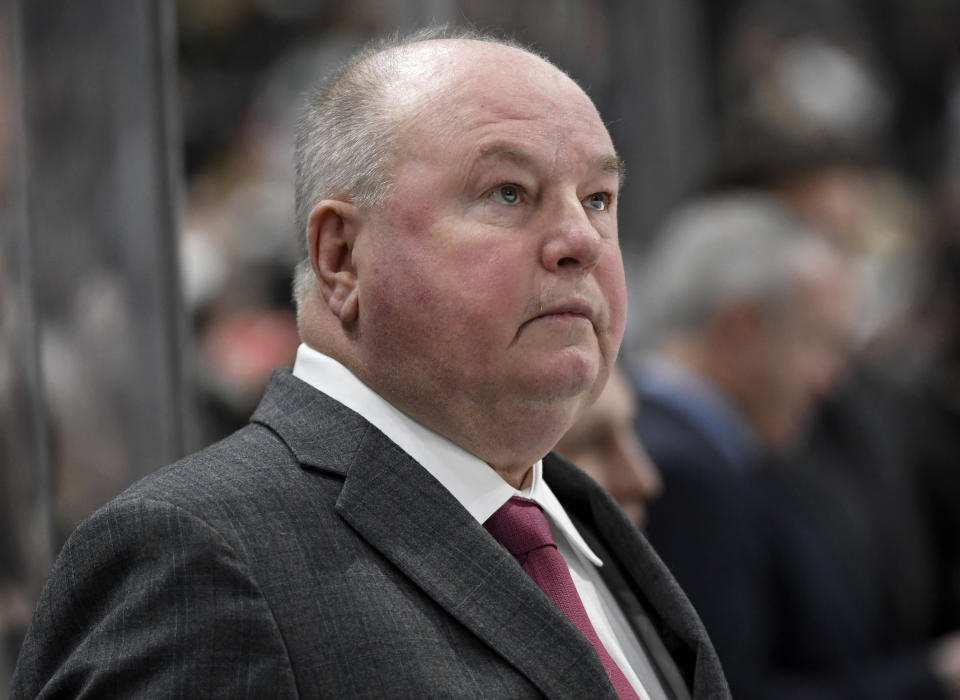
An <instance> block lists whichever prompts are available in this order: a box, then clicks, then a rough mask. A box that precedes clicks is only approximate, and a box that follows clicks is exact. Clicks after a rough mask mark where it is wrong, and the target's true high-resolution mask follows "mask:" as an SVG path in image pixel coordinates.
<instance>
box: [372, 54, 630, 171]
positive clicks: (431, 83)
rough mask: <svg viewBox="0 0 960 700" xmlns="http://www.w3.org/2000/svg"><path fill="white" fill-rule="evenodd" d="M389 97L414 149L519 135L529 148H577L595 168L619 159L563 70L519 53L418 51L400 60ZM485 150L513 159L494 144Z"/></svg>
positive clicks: (588, 103)
mask: <svg viewBox="0 0 960 700" xmlns="http://www.w3.org/2000/svg"><path fill="white" fill-rule="evenodd" d="M390 97H391V98H392V99H391V101H392V102H393V104H394V105H395V106H397V107H398V109H399V110H401V115H400V117H401V119H402V121H403V122H404V123H405V124H406V125H407V129H406V132H407V133H406V136H407V138H406V139H404V140H405V141H408V143H410V142H411V141H412V144H411V147H412V148H418V149H419V148H421V147H422V146H423V141H424V140H428V141H429V142H431V143H434V144H441V143H442V144H446V145H454V144H455V143H457V142H460V143H462V142H479V141H483V140H487V141H493V140H495V139H497V138H502V139H506V140H507V141H509V139H510V138H511V136H514V137H516V139H517V141H518V143H519V144H523V145H528V146H532V147H536V146H537V145H538V143H542V144H544V145H548V144H556V143H559V142H575V143H576V144H577V145H578V146H579V147H580V149H581V150H582V151H584V155H585V156H586V157H588V158H591V159H594V160H596V161H598V162H600V161H603V160H604V159H606V162H607V163H609V162H610V158H611V157H612V156H614V150H613V144H612V142H611V140H610V136H609V134H608V132H607V129H606V127H605V126H604V125H603V122H602V121H601V119H600V115H599V114H598V113H597V110H596V108H595V107H594V105H593V103H592V102H591V101H590V98H589V97H587V95H586V94H585V93H584V92H583V90H581V89H580V87H579V86H578V85H577V84H576V83H575V82H574V81H573V80H572V79H570V78H569V77H568V76H567V75H565V74H564V73H562V72H561V71H560V70H558V69H557V68H555V67H554V66H552V65H550V64H549V63H547V62H546V61H544V60H543V59H541V58H539V57H537V56H534V55H533V54H530V53H528V52H526V51H523V50H521V49H517V48H513V47H509V46H503V45H500V44H492V43H489V42H480V41H463V40H458V41H438V42H425V43H424V44H419V45H414V46H413V47H410V48H409V49H408V53H405V54H404V55H402V56H401V57H400V60H399V62H398V80H397V81H396V83H395V84H394V85H393V86H392V87H391V95H390ZM481 150H482V153H484V154H487V153H490V151H491V150H493V151H495V152H496V153H497V154H500V155H506V156H510V155H511V154H510V150H511V149H509V148H508V147H506V148H505V147H502V146H497V145H494V146H493V147H482V148H481ZM514 150H516V151H520V150H521V149H514ZM590 151H593V152H590Z"/></svg>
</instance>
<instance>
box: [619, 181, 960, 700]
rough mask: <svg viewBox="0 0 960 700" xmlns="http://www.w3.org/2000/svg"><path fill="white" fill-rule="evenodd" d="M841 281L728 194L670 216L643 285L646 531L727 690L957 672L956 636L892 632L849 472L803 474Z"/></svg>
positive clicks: (812, 240)
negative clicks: (651, 469) (657, 493)
mask: <svg viewBox="0 0 960 700" xmlns="http://www.w3.org/2000/svg"><path fill="white" fill-rule="evenodd" d="M853 271H854V267H853V266H852V264H851V260H850V257H849V256H848V255H847V254H846V253H844V252H842V251H841V250H839V249H838V248H837V247H836V246H835V245H834V244H832V243H831V242H830V241H829V240H828V239H827V238H826V237H824V236H823V235H822V234H821V233H820V232H819V231H815V230H814V229H812V228H810V227H809V225H808V224H806V223H804V222H803V220H801V219H799V218H798V217H796V215H795V214H794V213H793V212H792V211H791V210H789V209H788V208H786V207H785V206H784V205H783V204H782V202H781V201H780V200H779V199H777V198H775V197H773V196H771V195H770V194H768V193H763V192H759V191H744V190H736V191H732V192H727V193H721V194H714V195H712V196H707V197H705V198H702V199H700V200H694V201H693V202H691V203H690V204H688V205H686V206H685V207H682V208H681V209H680V210H679V211H678V212H677V213H676V214H675V215H674V216H672V217H670V218H669V220H668V222H667V224H666V225H665V227H664V229H663V231H662V232H661V236H660V238H659V239H658V241H657V243H656V244H655V246H654V248H653V250H652V252H651V254H650V256H649V259H648V261H647V266H646V267H645V273H644V274H643V275H641V276H640V277H641V279H642V281H643V284H642V285H640V288H639V291H638V292H637V293H636V298H635V300H634V304H635V305H641V306H642V307H643V311H644V318H645V321H646V326H645V328H646V331H647V333H648V335H646V336H645V338H646V340H645V342H644V346H645V347H646V348H648V349H649V350H650V351H651V354H650V355H648V356H647V357H644V358H643V359H642V361H640V362H639V363H638V364H637V365H636V369H637V372H636V379H637V386H638V390H639V395H640V400H641V402H642V405H643V406H644V411H643V412H641V413H640V415H639V416H638V419H637V430H638V433H639V435H640V438H641V440H642V441H643V443H644V445H645V446H646V447H647V449H648V452H649V454H650V456H651V459H652V460H653V461H654V463H655V464H656V466H657V467H658V468H659V469H660V470H661V473H662V475H663V480H664V493H663V495H662V496H661V498H660V499H658V501H657V502H656V503H654V504H653V506H652V507H651V511H650V515H649V520H648V533H649V536H650V539H651V541H652V542H653V543H654V546H655V547H656V548H657V550H658V552H660V554H661V555H662V556H663V558H664V561H665V562H666V563H667V565H668V566H669V567H670V569H671V571H673V572H674V574H675V575H676V576H677V577H678V579H679V580H680V581H681V584H682V585H683V586H684V587H685V589H686V590H687V591H688V592H689V594H690V595H691V599H692V600H693V602H694V604H695V605H696V606H697V608H698V610H700V611H701V614H702V615H703V619H704V622H705V624H706V625H707V627H708V630H709V631H710V634H711V635H712V637H713V639H714V640H715V643H716V645H717V649H718V653H719V654H720V656H721V659H722V661H723V663H724V667H725V669H726V671H727V674H728V677H729V678H730V682H731V689H732V691H733V692H734V693H735V696H736V697H740V698H757V699H758V700H759V699H761V698H763V699H766V700H771V699H776V698H810V699H811V700H812V699H813V698H817V699H822V698H837V699H838V700H839V699H840V698H843V699H851V700H852V699H854V698H890V699H891V700H892V699H894V698H904V699H906V698H911V699H912V698H927V697H929V698H943V697H947V695H946V693H947V692H948V691H949V690H950V689H951V688H953V689H955V688H956V687H957V686H956V683H957V681H958V680H960V679H958V677H957V676H956V670H957V668H956V663H957V660H958V658H960V657H958V656H957V641H956V638H955V637H947V638H944V639H941V640H934V639H932V638H931V637H927V638H923V637H920V636H918V635H916V634H915V631H914V630H913V629H911V628H909V627H901V626H900V623H901V622H903V620H902V617H901V615H900V611H898V610H897V609H896V607H895V606H894V605H893V604H892V603H891V599H890V597H889V590H888V584H889V580H888V579H887V578H886V577H885V575H884V567H885V566H886V562H885V561H883V555H884V553H885V552H886V551H887V547H885V543H884V542H883V539H882V538H883V532H884V531H876V530H874V529H872V528H873V524H874V523H873V521H872V520H871V519H870V518H869V517H868V515H869V514H864V513H861V512H860V511H859V510H857V509H856V508H855V507H854V506H851V505H850V504H849V502H848V499H847V489H841V488H837V486H838V485H843V484H842V482H843V475H844V474H845V473H847V472H846V471H845V470H844V469H843V468H841V467H835V466H828V465H830V464H832V462H829V461H827V460H821V461H820V464H821V466H822V468H823V472H828V473H832V474H833V480H832V482H824V481H822V480H820V479H812V478H810V476H809V472H810V469H811V468H812V466H811V465H812V464H814V463H815V462H816V460H813V459H811V453H810V452H808V451H807V448H806V447H804V448H802V449H801V446H802V445H804V443H805V441H806V439H807V434H808V431H810V430H811V428H812V426H813V425H814V424H816V423H817V422H818V421H820V420H821V419H822V417H821V416H822V414H821V411H822V406H823V404H824V402H825V401H827V400H828V399H829V398H830V397H831V396H832V395H833V394H834V392H836V391H837V388H838V387H839V386H840V385H841V384H842V382H843V380H844V379H845V377H846V375H847V374H848V372H849V371H850V369H849V362H850V358H851V349H852V342H853V337H854V333H853V326H854V318H855V309H856V300H857V292H858V288H857V285H856V281H855V275H854V274H853ZM870 427H872V426H870ZM847 439H848V440H849V439H851V438H849V436H848V438H847ZM798 455H801V456H799V457H798ZM794 460H799V464H798V465H794V464H793V462H794ZM831 484H832V487H831ZM877 490H878V491H882V490H881V489H879V487H878V489H877ZM855 504H856V501H854V505H855ZM897 506H898V504H897V503H892V504H890V507H891V509H890V510H889V511H888V515H889V518H890V523H889V525H890V527H891V528H893V527H897V526H899V525H901V521H900V519H899V516H900V515H901V509H899V508H898V507H897ZM834 516H836V517H834ZM842 516H846V519H844V517H842ZM910 532H911V533H912V531H910ZM914 544H915V546H916V547H918V548H921V549H922V548H923V547H924V546H925V544H924V541H923V540H922V538H919V537H918V538H917V539H916V540H915V541H914ZM911 573H916V574H917V575H918V576H920V577H921V578H922V577H924V576H925V572H924V571H922V570H921V571H916V572H910V571H907V572H903V575H904V576H909V575H910V574H911Z"/></svg>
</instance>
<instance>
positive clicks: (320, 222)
mask: <svg viewBox="0 0 960 700" xmlns="http://www.w3.org/2000/svg"><path fill="white" fill-rule="evenodd" d="M359 223H360V222H359V216H358V212H357V209H356V207H354V206H353V205H352V204H350V203H349V202H342V201H340V200H336V199H325V200H324V201H322V202H320V203H319V204H317V206H315V207H314V208H313V211H312V212H310V218H309V219H308V220H307V249H308V251H309V253H310V264H311V265H313V273H314V275H316V277H317V281H318V282H319V285H320V293H321V294H322V295H323V298H324V300H325V301H326V302H327V305H328V306H329V307H330V310H331V311H333V313H334V315H335V316H337V317H338V318H339V319H340V321H341V322H342V323H344V324H350V323H353V322H354V321H356V320H357V316H358V315H359V313H360V303H359V299H358V286H357V271H356V267H355V266H354V264H353V246H354V242H355V241H356V237H357V232H358V230H359Z"/></svg>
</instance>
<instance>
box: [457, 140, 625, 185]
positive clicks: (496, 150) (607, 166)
mask: <svg viewBox="0 0 960 700" xmlns="http://www.w3.org/2000/svg"><path fill="white" fill-rule="evenodd" d="M490 160H493V161H496V160H504V161H508V162H511V163H515V164H516V165H521V166H532V164H533V160H534V159H533V157H532V156H531V155H530V154H528V153H525V152H524V151H521V150H518V149H517V148H514V147H513V146H508V145H506V144H502V143H496V144H492V145H490V146H487V147H485V148H483V149H482V150H481V151H480V154H479V155H478V156H477V159H476V161H474V164H475V165H476V164H479V163H482V162H484V161H490ZM594 167H595V168H596V169H597V170H599V171H600V172H603V173H611V174H614V175H616V176H617V188H618V189H619V188H621V187H623V181H624V178H625V177H626V167H625V165H624V162H623V160H622V159H621V158H620V156H618V155H616V154H611V155H608V156H601V157H600V158H598V159H596V161H595V162H594Z"/></svg>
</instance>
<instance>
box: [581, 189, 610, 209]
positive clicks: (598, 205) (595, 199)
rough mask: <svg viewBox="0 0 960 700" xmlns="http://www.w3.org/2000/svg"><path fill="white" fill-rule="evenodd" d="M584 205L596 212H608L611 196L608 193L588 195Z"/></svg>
mask: <svg viewBox="0 0 960 700" xmlns="http://www.w3.org/2000/svg"><path fill="white" fill-rule="evenodd" d="M583 203H584V204H585V205H586V206H588V207H590V208H591V209H595V210H596V211H606V210H607V209H608V208H609V207H610V195H609V194H607V193H606V192H594V193H593V194H591V195H587V198H586V199H584V200H583Z"/></svg>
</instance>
